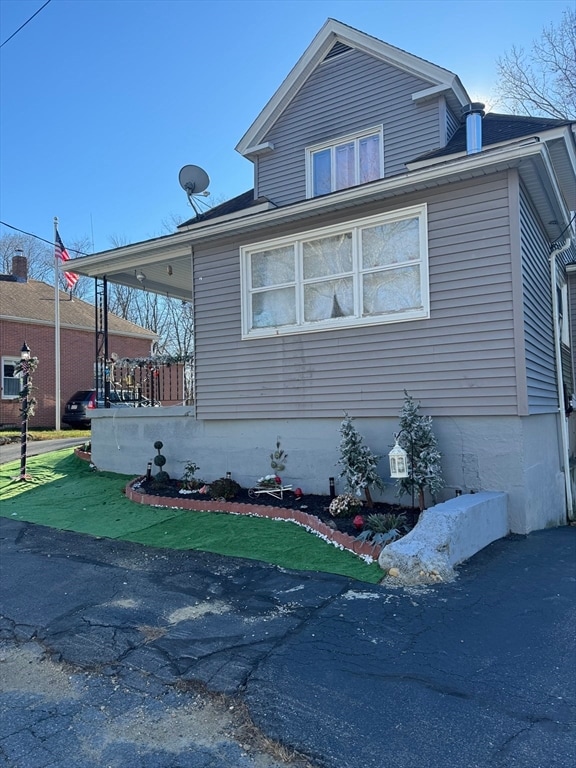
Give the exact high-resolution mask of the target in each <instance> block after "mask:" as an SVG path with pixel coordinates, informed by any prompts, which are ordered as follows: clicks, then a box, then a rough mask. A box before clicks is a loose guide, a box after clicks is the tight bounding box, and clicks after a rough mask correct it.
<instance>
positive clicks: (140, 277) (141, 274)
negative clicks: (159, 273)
mask: <svg viewBox="0 0 576 768" xmlns="http://www.w3.org/2000/svg"><path fill="white" fill-rule="evenodd" d="M136 280H138V282H139V283H143V282H144V280H146V275H145V274H144V272H142V270H141V269H139V270H138V271H137V272H136Z"/></svg>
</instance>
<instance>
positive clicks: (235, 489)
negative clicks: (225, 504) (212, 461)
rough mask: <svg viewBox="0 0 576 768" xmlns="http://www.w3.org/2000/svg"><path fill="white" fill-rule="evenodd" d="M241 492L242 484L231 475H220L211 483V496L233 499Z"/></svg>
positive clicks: (213, 497) (227, 499)
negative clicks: (232, 478) (231, 477)
mask: <svg viewBox="0 0 576 768" xmlns="http://www.w3.org/2000/svg"><path fill="white" fill-rule="evenodd" d="M239 493H240V485H239V484H238V483H237V482H236V480H231V479H230V478H229V477H220V478H218V480H214V482H213V483H210V498H212V499H224V501H231V500H232V499H233V498H235V497H236V496H237V495H238V494H239Z"/></svg>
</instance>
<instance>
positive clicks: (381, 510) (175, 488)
mask: <svg viewBox="0 0 576 768" xmlns="http://www.w3.org/2000/svg"><path fill="white" fill-rule="evenodd" d="M181 488H182V483H181V482H180V481H178V480H170V481H169V482H168V484H167V485H164V486H162V487H161V488H159V487H158V486H156V485H155V484H154V482H153V481H152V482H146V481H144V482H143V483H142V485H141V486H140V489H141V490H142V491H143V492H144V493H147V494H149V495H150V496H161V497H164V498H172V499H175V498H178V499H204V500H207V499H210V498H211V497H210V496H209V495H200V494H197V493H195V494H181V493H180V489H181ZM231 501H232V502H238V503H239V504H262V505H263V506H267V507H281V508H282V509H301V510H303V511H305V512H307V513H308V514H309V515H315V516H316V517H317V518H319V519H320V520H322V522H324V523H326V525H329V526H330V527H331V528H334V530H338V531H342V533H348V534H350V535H351V536H357V535H358V534H359V533H361V531H362V528H360V529H359V528H356V527H355V526H354V524H353V522H352V520H353V518H352V517H333V516H332V515H331V514H330V512H329V511H328V507H329V506H330V502H331V501H332V499H331V497H330V496H316V495H313V494H304V495H303V496H301V497H300V498H297V497H296V496H294V494H293V493H292V491H284V497H283V498H282V499H277V498H276V497H274V496H270V495H269V494H267V493H261V494H259V495H258V496H255V497H254V496H249V495H248V490H247V489H245V488H242V489H241V490H240V492H239V493H238V495H237V496H235V497H234V499H232V500H231ZM386 513H392V514H394V515H398V514H400V513H403V514H404V515H405V516H406V524H407V525H406V527H407V530H409V529H411V528H413V527H414V525H416V522H417V521H418V510H415V511H413V510H412V509H410V508H406V507H402V506H400V505H397V504H384V503H382V502H374V506H373V507H371V508H368V507H367V506H366V504H364V505H363V506H362V509H361V510H360V512H359V514H360V515H361V517H363V518H364V519H365V518H366V517H367V516H368V515H373V514H386Z"/></svg>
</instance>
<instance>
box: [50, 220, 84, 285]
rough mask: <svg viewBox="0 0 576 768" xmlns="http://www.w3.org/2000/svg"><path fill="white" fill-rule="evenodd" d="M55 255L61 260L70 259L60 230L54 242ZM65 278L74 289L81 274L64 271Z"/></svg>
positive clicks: (67, 283)
mask: <svg viewBox="0 0 576 768" xmlns="http://www.w3.org/2000/svg"><path fill="white" fill-rule="evenodd" d="M54 255H55V256H56V258H57V259H60V260H61V261H69V260H70V256H69V255H68V251H67V250H66V248H64V244H63V242H62V240H61V239H60V235H59V234H58V232H56V242H55V243H54ZM64 278H65V279H66V285H67V287H68V288H69V289H70V290H72V288H74V286H75V285H76V283H77V282H78V280H79V278H80V276H79V275H77V274H76V273H75V272H64Z"/></svg>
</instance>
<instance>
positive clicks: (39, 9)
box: [0, 0, 52, 48]
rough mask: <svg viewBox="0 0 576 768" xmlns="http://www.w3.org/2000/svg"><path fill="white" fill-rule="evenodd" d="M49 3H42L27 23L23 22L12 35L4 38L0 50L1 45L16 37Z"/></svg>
mask: <svg viewBox="0 0 576 768" xmlns="http://www.w3.org/2000/svg"><path fill="white" fill-rule="evenodd" d="M50 2H52V0H46V2H45V3H44V5H43V6H42V7H41V8H38V10H37V11H36V13H33V14H32V16H30V18H29V19H28V20H27V21H25V22H24V24H21V25H20V26H19V27H18V29H17V30H16V32H12V34H11V35H10V37H7V38H6V40H4V42H3V43H2V44H0V48H2V46H3V45H6V43H7V42H8V41H9V40H12V38H13V37H14V36H15V35H17V34H18V32H20V30H21V29H24V27H25V26H26V24H28V23H29V22H30V21H32V19H33V18H34V16H38V14H39V13H40V11H41V10H42V9H43V8H46V6H47V5H48V3H50Z"/></svg>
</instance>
